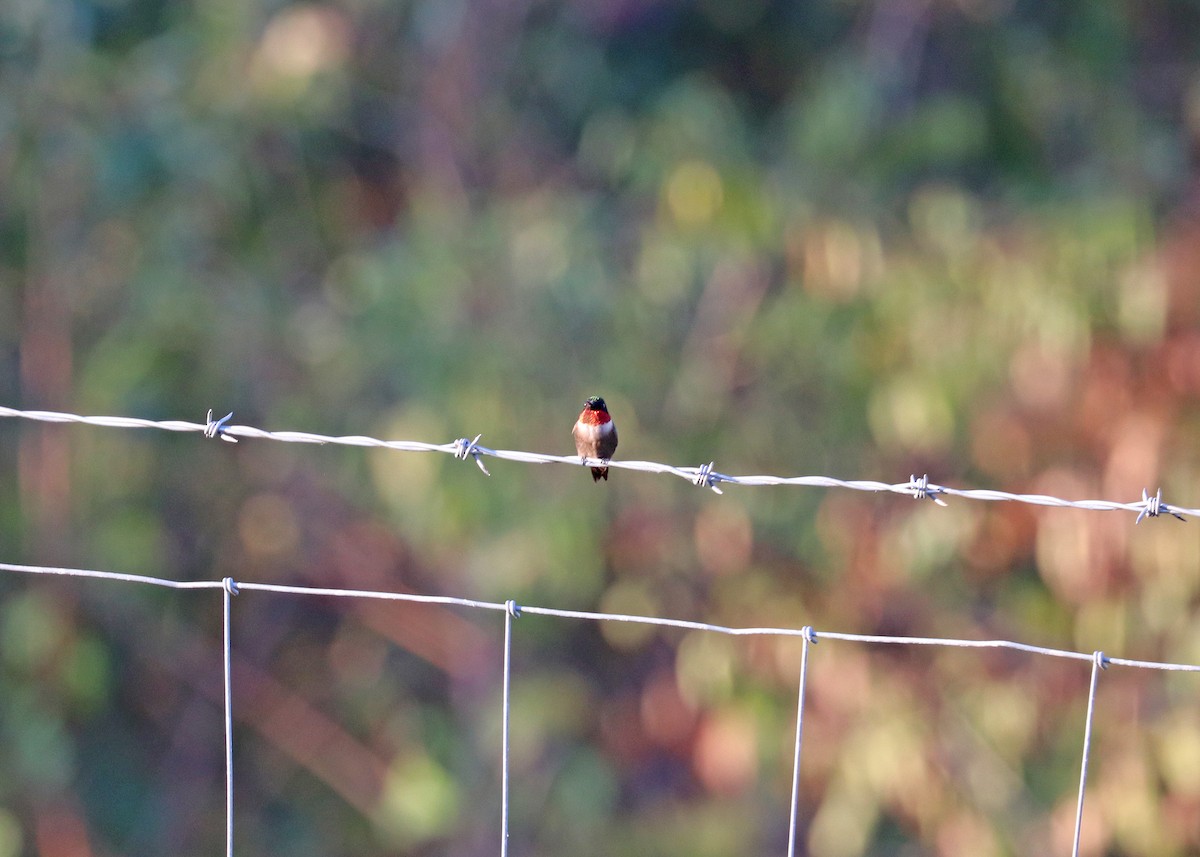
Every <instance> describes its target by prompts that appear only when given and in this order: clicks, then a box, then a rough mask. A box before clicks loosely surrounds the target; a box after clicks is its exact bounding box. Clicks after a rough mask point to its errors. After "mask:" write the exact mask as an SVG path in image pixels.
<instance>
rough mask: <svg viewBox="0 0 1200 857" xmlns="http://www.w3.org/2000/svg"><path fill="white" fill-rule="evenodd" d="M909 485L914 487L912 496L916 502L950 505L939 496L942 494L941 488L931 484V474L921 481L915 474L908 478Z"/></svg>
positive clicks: (925, 475)
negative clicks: (928, 501)
mask: <svg viewBox="0 0 1200 857" xmlns="http://www.w3.org/2000/svg"><path fill="white" fill-rule="evenodd" d="M908 484H909V485H910V486H911V487H912V495H913V499H915V500H932V501H933V502H935V503H937V504H938V505H939V506H946V505H948V504H947V503H946V501H945V500H943V499H942V498H941V497H939V496H938V494H941V493H942V489H941V487H939V486H937V485H930V484H929V474H928V473H926V474H924V475H922V476H921V478H920V479H918V478H917V477H916V475H914V474H910V475H909V477H908Z"/></svg>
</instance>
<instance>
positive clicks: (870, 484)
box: [0, 406, 1200, 524]
mask: <svg viewBox="0 0 1200 857" xmlns="http://www.w3.org/2000/svg"><path fill="white" fill-rule="evenodd" d="M0 417H12V418H17V419H26V420H34V421H38V422H45V423H82V424H84V425H91V426H104V427H107V428H126V429H132V428H149V429H160V430H162V431H172V432H197V433H200V434H203V435H204V436H205V437H209V438H218V437H219V438H220V439H221V440H223V441H227V442H229V443H237V442H238V439H239V438H254V439H256V440H273V441H281V442H284V443H310V444H336V445H341V446H359V447H375V448H380V449H392V450H396V451H399V452H441V453H447V454H450V455H453V456H454V457H455V458H458V459H461V460H464V461H465V460H466V459H468V458H470V459H472V460H474V462H475V463H476V465H478V466H479V469H480V470H481V471H483V473H484V474H485V475H487V476H491V473H489V472H488V469H487V467H486V466H485V465H484V463H483V457H490V458H499V459H503V460H505V461H517V462H522V463H524V464H569V465H572V466H575V467H580V466H582V467H593V466H597V465H603V466H605V467H612V468H617V469H622V470H637V471H641V472H643V473H666V474H670V475H672V476H678V477H680V478H681V479H686V480H687V481H688V482H691V483H692V484H694V485H697V486H699V487H702V488H710V489H712V490H713V491H715V492H716V493H717V494H721V493H723V492H722V491H721V488H720V485H722V484H729V485H746V486H768V485H771V486H775V485H795V486H806V487H814V488H847V489H850V490H853V491H870V492H874V493H880V492H887V493H892V494H904V495H907V496H909V497H913V498H916V499H918V500H932V501H933V502H934V503H937V504H938V505H940V506H945V505H946V501H945V500H944V499H942V498H943V497H959V498H962V499H965V500H981V501H985V502H999V501H1009V502H1014V503H1024V504H1028V505H1032V506H1053V507H1060V508H1070V509H1086V510H1090V511H1096V512H1117V511H1123V512H1134V513H1136V514H1137V518H1136V520H1135V521H1134V523H1135V524H1140V523H1141V522H1142V519H1144V518H1157V517H1159V516H1161V515H1171V516H1173V517H1175V518H1177V519H1179V520H1180V521H1183V520H1186V518H1188V517H1192V518H1196V517H1200V508H1185V507H1182V506H1175V505H1171V504H1169V503H1165V502H1163V499H1162V489H1161V488H1159V489H1157V490H1156V491H1155V493H1154V494H1153V495H1152V494H1150V493H1149V491H1147V490H1146V489H1144V488H1143V489H1142V498H1141V499H1140V500H1133V501H1127V502H1125V501H1115V500H1071V499H1066V498H1062V497H1054V496H1051V495H1048V494H1018V493H1012V492H1008V491H997V490H993V489H987V488H953V487H951V486H948V485H939V484H936V483H933V482H930V481H929V477H928V475H922V476H916V475H915V474H912V475H910V476H909V478H908V481H907V482H895V483H888V482H878V481H874V480H870V479H838V478H836V477H832V476H770V475H750V476H733V475H730V474H728V473H721V472H719V471H717V470H715V469H714V466H715V462H711V461H710V462H709V463H708V464H702V465H699V466H691V465H673V464H662V463H660V462H656V461H628V460H623V459H611V460H605V459H593V458H583V457H580V456H577V455H548V454H545V453H540V452H525V451H523V450H516V449H489V448H488V447H486V446H481V445H480V444H479V440H480V438H482V437H483V435H476V436H475V438H474V439H468V438H466V437H462V438H458V439H457V440H454V441H451V442H450V443H425V442H422V441H411V440H381V439H379V438H375V437H369V436H366V435H342V436H333V435H323V434H314V433H312V432H303V431H266V430H264V429H260V428H255V427H254V426H243V425H230V424H229V420H231V419H232V418H233V414H232V413H229V414H226V415H225V416H224V417H222V418H221V419H217V420H214V419H213V412H212V411H211V410H210V411H209V412H208V416H207V418H206V420H205V422H203V423H192V422H186V421H183V420H147V419H140V418H137V417H105V416H81V415H79V414H68V413H60V412H57V411H23V410H17V409H15V408H8V407H4V406H0Z"/></svg>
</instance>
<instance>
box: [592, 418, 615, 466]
mask: <svg viewBox="0 0 1200 857" xmlns="http://www.w3.org/2000/svg"><path fill="white" fill-rule="evenodd" d="M609 425H611V426H612V431H610V432H608V433H607V434H602V435H600V442H599V443H598V444H596V457H597V458H612V457H613V453H614V452H616V451H617V424H616V423H609Z"/></svg>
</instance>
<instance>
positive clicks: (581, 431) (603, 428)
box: [575, 420, 613, 443]
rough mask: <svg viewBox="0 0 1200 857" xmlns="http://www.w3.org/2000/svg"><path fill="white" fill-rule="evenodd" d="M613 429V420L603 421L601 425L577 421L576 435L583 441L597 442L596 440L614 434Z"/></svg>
mask: <svg viewBox="0 0 1200 857" xmlns="http://www.w3.org/2000/svg"><path fill="white" fill-rule="evenodd" d="M612 430H613V421H612V420H609V421H608V422H606V423H601V424H600V425H595V424H592V425H589V424H588V423H584V422H576V423H575V437H577V438H579V439H580V440H582V441H586V442H587V443H595V442H596V441H598V440H600V438H602V437H606V436H608V435H610V434H612Z"/></svg>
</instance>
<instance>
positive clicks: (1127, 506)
mask: <svg viewBox="0 0 1200 857" xmlns="http://www.w3.org/2000/svg"><path fill="white" fill-rule="evenodd" d="M0 416H4V417H15V418H21V419H28V420H35V421H40V422H49V423H82V424H86V425H96V426H107V427H114V428H151V429H160V430H164V431H175V432H197V433H201V434H203V435H205V436H206V437H210V438H218V437H219V438H221V439H222V440H225V441H228V442H237V440H238V439H239V438H255V439H263V440H274V441H282V442H290V443H310V444H341V445H346V446H360V447H381V448H386V449H393V450H399V451H405V452H441V453H449V454H452V455H454V456H455V457H457V458H459V459H462V460H466V459H467V458H471V459H473V460H474V461H475V462H476V463H477V464H478V465H479V468H480V470H482V471H483V472H484V473H485V474H486V473H488V471H487V468H486V466H485V465H484V463H483V461H482V460H481V457H495V458H500V459H505V460H509V461H519V462H525V463H536V464H545V463H558V464H570V465H574V466H592V465H594V464H598V463H604V464H606V465H607V466H609V467H615V468H625V469H629V470H640V471H644V472H651V473H669V474H673V475H675V476H679V477H681V478H685V479H688V480H689V481H691V482H693V483H694V484H696V485H698V486H702V487H708V488H711V489H712V490H714V491H717V492H718V493H720V488H719V485H720V484H722V483H730V484H736V485H802V486H818V487H838V488H848V489H852V490H859V491H874V492H881V491H882V492H891V493H896V494H907V495H909V496H913V497H916V498H921V499H930V500H933V501H934V502H937V503H939V504H941V505H945V501H944V500H943V499H942V498H943V497H961V498H964V499H970V500H983V501H999V500H1007V501H1013V502H1019V503H1028V504H1033V505H1039V506H1059V507H1069V508H1078V509H1088V510H1093V511H1128V512H1135V513H1137V519H1136V521H1137V522H1140V521H1141V520H1142V519H1143V518H1145V517H1158V516H1159V515H1161V514H1170V515H1173V516H1175V517H1176V518H1179V519H1180V520H1184V518H1185V516H1188V517H1197V516H1200V509H1186V508H1181V507H1177V506H1172V505H1168V504H1167V503H1164V502H1162V497H1161V492H1156V493H1155V494H1154V495H1153V496H1151V495H1150V494H1149V493H1148V492H1146V491H1143V495H1142V499H1141V500H1139V501H1134V502H1114V501H1108V500H1069V499H1063V498H1058V497H1051V496H1047V495H1041V494H1010V493H1007V492H1003V491H990V490H975V489H957V488H950V487H947V486H943V485H936V484H933V483H930V482H929V481H928V479H927V477H924V476H922V477H920V478H917V477H915V476H913V477H910V478H909V480H908V481H907V482H902V483H897V484H888V483H884V482H874V481H868V480H842V479H834V478H831V477H825V476H798V477H777V476H730V475H727V474H724V473H719V472H717V471H716V470H714V469H713V464H712V463H710V464H708V465H702V466H699V467H688V466H682V467H681V466H674V465H667V464H659V463H656V462H647V461H606V462H598V461H595V460H592V459H586V458H583V459H581V458H579V457H578V456H560V455H543V454H539V453H531V452H522V451H516V450H503V449H500V450H497V449H488V448H487V447H483V446H480V445H479V439H480V438H479V437H478V436H477V437H475V439H474V440H469V439H467V438H460V439H458V440H455V441H453V442H451V443H445V444H432V443H421V442H415V441H386V440H380V439H377V438H372V437H366V436H361V435H351V436H342V437H332V436H326V435H319V434H311V433H308V432H295V431H286V432H269V431H264V430H262V429H258V428H254V427H251V426H239V425H229V424H228V423H229V420H230V418H231V417H232V415H231V414H230V415H227V416H226V417H224V418H223V419H220V420H214V419H213V418H212V412H211V411H210V412H209V414H208V418H207V419H206V421H205V422H204V423H192V422H184V421H154V420H143V419H135V418H130V417H86V416H79V415H75V414H64V413H57V412H51V411H20V410H14V409H12V408H5V407H0ZM488 475H490V474H488ZM0 571H7V572H13V573H18V574H32V575H61V576H70V577H84V578H99V579H104V580H110V581H120V582H127V583H135V584H141V585H149V586H159V587H167V588H171V589H188V590H195V589H205V590H220V592H221V595H222V615H223V621H222V627H223V639H222V656H223V667H224V718H225V768H226V854H227V855H228V857H232V855H233V807H234V762H233V705H234V698H233V691H232V682H231V675H230V652H231V631H230V602H231V600H232V598H233V596H236V595H238V594H239V593H246V592H264V593H276V594H283V595H304V596H328V597H335V598H365V599H380V600H391V601H410V602H420V603H424V604H438V605H445V606H453V607H459V608H464V609H470V610H485V611H494V612H499V613H503V615H504V636H503V662H502V666H501V669H502V703H501V706H502V707H501V712H500V718H501V734H502V739H501V759H500V769H501V796H500V797H501V801H500V802H501V819H500V827H501V831H500V854H501V857H507V855H508V842H509V790H510V776H509V725H510V718H511V705H510V699H511V678H512V669H511V653H512V638H513V626H514V621H515V620H516V619H517V618H519V617H520V616H522V615H524V614H535V615H542V616H549V617H556V618H559V619H575V620H585V621H595V622H628V623H637V624H642V625H654V626H661V627H668V628H676V629H684V630H693V631H704V632H710V633H715V634H725V635H731V636H738V637H745V636H774V637H793V638H800V640H801V641H802V654H801V663H800V675H799V682H798V684H799V686H798V694H797V706H796V731H795V743H794V753H793V772H792V795H791V802H790V812H789V821H788V846H787V849H788V850H787V853H788V857H795V854H796V833H797V816H798V807H799V798H800V764H801V748H802V743H803V735H804V702H805V691H806V686H807V681H808V662H809V650H810V648H811V647H813V646H815V645H816V644H817V643H818V641H841V642H849V643H859V644H870V645H880V646H934V647H949V648H967V649H1010V650H1014V651H1019V652H1025V653H1027V654H1030V655H1036V656H1041V657H1050V658H1065V659H1070V660H1077V661H1081V662H1086V663H1090V664H1091V680H1090V683H1089V687H1088V701H1087V714H1086V719H1085V723H1084V730H1083V747H1082V753H1081V759H1080V773H1079V792H1078V798H1077V805H1076V814H1075V829H1074V836H1073V840H1072V848H1071V855H1072V857H1078V854H1079V844H1080V832H1081V829H1082V823H1083V806H1084V798H1085V794H1086V791H1087V779H1088V762H1089V757H1090V753H1091V742H1092V720H1093V715H1094V711H1095V701H1096V688H1097V684H1098V679H1099V675H1100V673H1101V671H1103V670H1105V669H1108V668H1109V667H1110V666H1120V667H1128V668H1133V669H1140V670H1162V671H1175V672H1200V665H1196V664H1187V663H1169V662H1160V661H1145V660H1132V659H1127V658H1114V657H1108V656H1106V655H1105V654H1104V653H1103V652H1101V651H1095V652H1090V653H1089V652H1078V651H1070V650H1065V649H1055V648H1048V647H1045V646H1037V645H1031V644H1028V643H1021V642H1013V641H1009V640H966V639H950V638H940V637H909V636H890V635H878V634H854V633H845V632H839V631H827V630H820V631H818V630H816V629H815V628H814V627H812V626H809V625H806V626H803V627H801V628H784V627H730V626H725V625H716V624H710V623H706V622H697V621H690V620H683V619H671V618H664V617H659V616H640V615H632V614H620V613H601V612H589V611H580V610H562V609H558V608H554V607H542V606H536V605H528V604H526V605H519V604H517V603H516V602H515V601H504V602H495V601H481V600H474V599H469V598H458V597H453V596H445V595H419V594H413V593H400V592H388V591H377V590H367V589H343V588H326V587H312V586H293V585H285V584H272V583H256V582H252V581H235V580H234V579H232V578H225V579H223V580H206V581H176V580H170V579H167V578H161V577H150V576H144V575H136V574H125V573H120V572H113V571H96V570H87V569H73V568H54V567H46V566H29V565H14V564H8V563H0Z"/></svg>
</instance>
